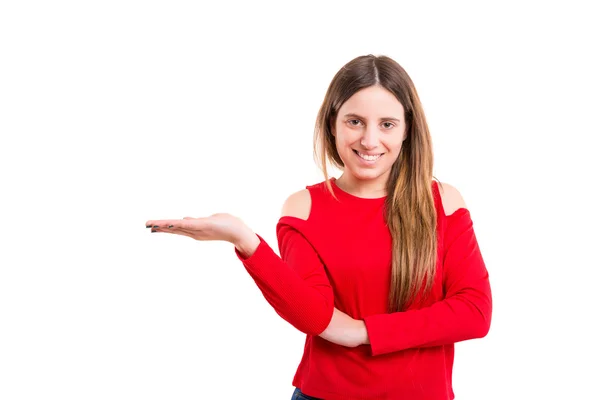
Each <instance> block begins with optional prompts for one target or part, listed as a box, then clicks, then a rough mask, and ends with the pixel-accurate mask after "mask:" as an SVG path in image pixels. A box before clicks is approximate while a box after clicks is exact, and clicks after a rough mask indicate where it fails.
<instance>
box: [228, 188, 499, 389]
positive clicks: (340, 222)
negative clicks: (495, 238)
mask: <svg viewBox="0 0 600 400" xmlns="http://www.w3.org/2000/svg"><path fill="white" fill-rule="evenodd" d="M331 182H332V185H333V188H334V191H335V193H336V195H337V196H338V199H339V200H341V203H338V202H336V201H335V199H333V197H331V195H330V194H329V193H328V192H327V191H326V187H325V183H324V182H321V183H319V184H316V185H312V186H307V187H306V188H307V189H308V190H309V192H310V195H311V199H312V204H311V211H310V215H309V217H308V219H307V220H303V219H300V218H296V217H290V216H284V217H281V219H280V220H279V222H278V224H277V228H276V230H277V238H278V243H279V251H280V254H281V257H280V256H278V255H277V254H276V253H275V252H274V251H273V249H272V248H271V247H270V246H269V245H268V244H267V243H266V242H265V241H264V239H263V238H262V237H260V235H257V236H258V237H259V238H260V244H259V246H258V248H257V249H256V251H255V252H254V253H253V254H252V255H251V256H250V257H248V258H247V259H244V258H243V256H242V255H241V253H239V252H238V251H237V250H236V251H235V252H236V254H237V256H238V258H239V259H240V260H241V261H242V263H243V264H244V266H245V267H246V270H247V271H248V273H249V274H250V275H251V276H252V278H253V279H254V281H255V282H256V284H257V286H258V287H259V289H260V290H261V292H262V293H263V295H264V297H265V299H266V300H267V301H268V302H269V304H270V305H271V306H272V307H273V308H274V309H275V311H276V312H277V313H278V314H279V315H280V316H281V317H282V318H283V319H285V320H286V321H288V322H289V323H290V324H292V325H293V326H294V327H296V328H297V329H298V330H300V331H302V332H303V333H306V342H305V347H304V355H303V357H302V360H301V361H300V365H299V366H298V369H297V372H296V374H295V376H294V379H293V382H292V384H293V385H294V386H296V387H298V388H300V389H301V390H302V392H303V393H304V394H307V395H309V396H314V397H318V398H322V399H326V400H354V399H356V400H358V399H404V400H418V399H423V400H425V399H426V400H442V399H444V400H446V399H454V392H453V390H452V366H453V359H454V343H455V342H459V341H463V340H468V339H473V338H481V337H483V336H485V335H486V334H487V332H488V330H489V327H490V321H491V313H492V298H491V292H490V284H489V280H488V272H487V270H486V267H485V264H484V261H483V258H482V256H481V252H480V250H479V246H478V243H477V239H476V237H475V232H474V230H473V222H472V220H471V216H470V212H469V210H468V209H466V208H460V209H458V210H456V211H455V212H454V213H452V215H449V216H446V215H445V213H444V210H443V207H442V202H441V197H440V193H439V188H438V185H437V182H435V181H432V190H433V196H434V199H435V204H436V211H437V215H438V217H437V218H438V219H437V221H438V224H437V226H438V227H437V235H438V243H439V246H438V259H437V273H436V279H435V283H434V287H433V290H432V291H431V293H430V295H429V296H428V297H427V298H425V299H423V302H421V303H420V304H419V305H418V306H416V305H413V306H412V307H411V308H409V310H407V311H406V312H394V313H388V312H387V307H386V305H387V301H388V293H389V285H390V279H391V278H390V275H391V249H392V239H391V235H390V232H389V229H388V228H387V225H386V223H385V217H384V205H385V198H378V199H364V198H360V197H355V196H353V195H351V194H349V193H347V192H344V191H343V190H341V189H340V188H339V187H337V186H336V184H335V178H332V179H331ZM415 304H416V303H415ZM334 306H335V307H336V308H337V309H339V310H340V311H342V312H344V313H346V314H348V315H349V316H350V317H352V318H354V319H359V320H364V321H365V324H366V327H367V333H368V335H369V341H370V344H369V345H361V346H358V347H356V348H348V347H345V346H341V345H337V344H334V343H331V342H329V341H327V340H325V339H323V338H321V337H319V336H318V335H319V334H321V333H322V332H323V331H324V330H325V329H326V328H327V326H328V325H329V322H330V321H331V317H332V315H333V307H334Z"/></svg>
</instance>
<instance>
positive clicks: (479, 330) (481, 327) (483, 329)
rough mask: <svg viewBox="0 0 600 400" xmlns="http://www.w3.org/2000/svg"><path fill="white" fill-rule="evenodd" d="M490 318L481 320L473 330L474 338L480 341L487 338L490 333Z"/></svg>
mask: <svg viewBox="0 0 600 400" xmlns="http://www.w3.org/2000/svg"><path fill="white" fill-rule="evenodd" d="M490 327H491V318H490V317H487V318H482V319H481V320H480V321H479V323H478V324H477V325H476V328H475V329H474V330H473V334H474V338H475V339H481V338H484V337H486V336H487V334H488V333H489V332H490Z"/></svg>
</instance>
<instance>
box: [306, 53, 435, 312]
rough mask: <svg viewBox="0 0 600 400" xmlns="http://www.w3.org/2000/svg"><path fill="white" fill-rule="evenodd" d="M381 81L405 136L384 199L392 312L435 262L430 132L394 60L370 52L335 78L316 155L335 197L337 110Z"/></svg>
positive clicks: (421, 286)
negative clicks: (331, 172)
mask: <svg viewBox="0 0 600 400" xmlns="http://www.w3.org/2000/svg"><path fill="white" fill-rule="evenodd" d="M373 85H379V86H381V87H383V88H384V89H387V90H388V91H390V92H391V93H392V94H394V96H396V98H397V99H398V101H399V102H400V103H401V104H402V106H403V107H404V119H405V121H406V129H407V137H406V139H405V140H404V143H403V144H402V149H401V151H400V154H399V156H398V159H397V160H396V161H395V162H394V164H393V165H392V168H391V172H390V176H389V179H388V181H387V185H386V190H387V194H388V195H387V197H386V201H385V208H386V222H387V225H388V227H389V229H390V233H391V235H392V251H393V254H392V277H391V285H390V294H389V312H395V311H405V310H406V309H407V308H408V307H410V305H411V304H412V302H413V301H415V300H416V299H417V298H419V297H420V296H419V292H420V291H421V290H423V292H422V294H425V293H427V292H428V291H429V290H430V289H431V286H432V284H433V280H434V277H435V272H436V271H435V267H436V261H437V235H436V223H437V216H436V208H435V203H434V199H433V193H432V188H431V183H432V179H435V180H436V181H438V182H439V180H438V179H437V178H434V177H433V150H432V144H431V136H430V134H429V128H428V126H427V121H426V119H425V113H424V111H423V107H422V105H421V101H420V99H419V96H418V95H417V91H416V89H415V86H414V84H413V82H412V80H411V79H410V77H409V76H408V74H407V73H406V71H405V70H404V68H402V67H401V66H400V65H399V64H398V63H397V62H396V61H394V60H393V59H391V58H389V57H387V56H374V55H372V54H369V55H365V56H360V57H357V58H355V59H353V60H351V61H350V62H348V63H347V64H346V65H344V66H343V67H342V68H341V69H340V70H339V71H338V72H337V74H336V75H335V76H334V78H333V80H332V81H331V83H330V85H329V88H328V89H327V93H326V94H325V98H324V100H323V103H322V105H321V107H320V109H319V113H318V115H317V121H316V124H315V135H314V156H315V160H316V161H317V164H318V165H319V166H320V168H321V170H322V171H323V174H324V176H325V182H326V185H327V188H328V189H329V191H330V192H331V194H332V195H333V196H334V197H335V194H334V192H333V189H332V187H331V183H330V181H329V176H328V173H327V161H329V162H330V163H331V164H333V165H334V166H336V167H338V168H340V169H342V168H343V167H344V163H343V161H342V159H341V158H340V155H339V154H338V152H337V149H336V145H335V138H334V136H333V134H332V132H333V127H334V125H335V121H336V118H337V113H338V111H339V109H340V107H341V106H342V104H344V102H345V101H346V100H348V99H349V98H350V97H351V96H352V95H353V94H354V93H356V92H358V91H359V90H361V89H364V88H367V87H370V86H373Z"/></svg>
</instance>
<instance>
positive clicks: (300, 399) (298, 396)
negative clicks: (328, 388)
mask: <svg viewBox="0 0 600 400" xmlns="http://www.w3.org/2000/svg"><path fill="white" fill-rule="evenodd" d="M292 400H323V399H319V398H318V397H312V396H309V395H307V394H304V393H302V392H301V391H300V389H298V388H296V390H294V393H293V394H292Z"/></svg>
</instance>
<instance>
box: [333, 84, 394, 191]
mask: <svg viewBox="0 0 600 400" xmlns="http://www.w3.org/2000/svg"><path fill="white" fill-rule="evenodd" d="M334 135H335V143H336V146H337V151H338V154H339V155H340V158H341V159H342V161H343V162H344V165H345V169H344V173H350V174H351V175H352V176H353V178H355V179H358V180H361V181H364V180H378V181H379V180H381V182H382V183H384V182H386V181H387V178H388V176H389V172H390V169H391V167H392V165H393V164H394V162H395V161H396V159H397V158H398V155H399V154H400V149H401V148H402V143H403V141H404V139H405V138H406V124H405V121H404V107H402V104H401V103H400V102H399V101H398V99H396V97H395V96H394V95H393V94H392V93H391V92H389V91H388V90H386V89H384V88H382V87H381V86H370V87H368V88H365V89H362V90H360V91H358V92H356V93H355V94H354V95H353V96H352V97H350V98H349V99H348V100H347V101H346V102H345V103H344V104H343V105H342V107H341V108H340V110H339V112H338V114H337V118H336V121H335V128H334Z"/></svg>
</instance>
